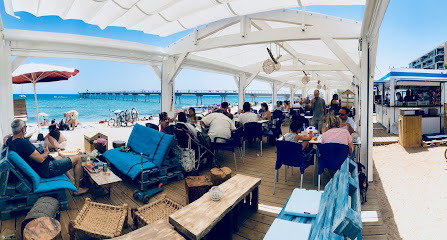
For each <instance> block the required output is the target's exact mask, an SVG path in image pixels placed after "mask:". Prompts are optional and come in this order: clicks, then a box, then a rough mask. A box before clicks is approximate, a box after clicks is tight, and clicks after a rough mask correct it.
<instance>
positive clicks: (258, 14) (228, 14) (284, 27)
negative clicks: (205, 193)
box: [0, 0, 389, 180]
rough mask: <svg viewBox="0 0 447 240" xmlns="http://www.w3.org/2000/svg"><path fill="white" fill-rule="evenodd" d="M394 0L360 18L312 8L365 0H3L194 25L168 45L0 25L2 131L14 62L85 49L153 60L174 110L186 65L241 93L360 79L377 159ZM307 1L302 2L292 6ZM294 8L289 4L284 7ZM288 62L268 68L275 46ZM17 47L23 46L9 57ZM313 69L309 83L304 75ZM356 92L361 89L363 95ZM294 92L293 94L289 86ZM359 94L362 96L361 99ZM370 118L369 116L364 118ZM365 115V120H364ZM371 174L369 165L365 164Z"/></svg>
mask: <svg viewBox="0 0 447 240" xmlns="http://www.w3.org/2000/svg"><path fill="white" fill-rule="evenodd" d="M388 2H389V0H368V1H366V5H365V12H364V16H363V21H362V23H360V22H356V21H352V20H347V19H342V18H338V17H332V16H326V15H321V14H318V13H311V12H306V11H305V7H306V6H310V5H363V4H365V1H364V0H275V1H271V0H233V1H232V0H167V1H151V0H109V1H97V0H45V1H44V0H14V1H12V0H4V4H5V9H6V12H7V13H8V14H10V15H14V14H15V12H19V11H26V12H29V13H31V14H34V15H36V16H47V15H56V16H59V17H61V18H62V19H80V20H83V21H84V22H86V23H90V24H95V25H98V26H99V27H101V28H105V27H107V26H121V27H125V28H127V29H133V30H140V31H143V32H145V33H150V34H156V35H160V36H167V35H170V34H173V33H177V32H180V31H183V30H186V29H192V28H194V29H193V32H192V33H191V34H189V35H187V36H186V37H184V38H182V39H180V40H178V41H177V42H175V43H174V44H172V45H171V46H169V47H167V48H159V47H154V46H150V45H146V44H140V43H134V42H127V41H119V40H114V39H104V38H97V37H89V36H80V35H73V34H61V33H47V32H34V31H26V30H13V29H3V26H2V24H1V22H0V30H1V31H2V34H0V37H2V40H3V41H4V44H3V46H2V47H0V57H1V58H2V59H1V60H2V61H1V63H2V64H1V65H0V74H1V76H0V80H1V81H0V84H1V90H0V92H1V94H0V95H1V96H0V110H1V113H2V114H1V132H2V134H3V135H4V134H6V133H7V132H9V131H10V129H9V123H10V122H11V121H12V118H13V114H12V113H13V111H12V86H11V85H12V84H11V72H12V71H14V70H15V69H16V68H17V67H18V66H19V65H20V64H21V63H23V61H24V60H25V59H26V58H27V57H55V58H78V59H93V60H106V61H118V62H128V63H137V64H145V65H149V66H150V67H151V68H152V69H153V70H154V72H155V74H156V75H157V76H158V77H159V79H160V80H161V89H162V96H161V109H162V111H167V112H172V111H173V109H174V107H173V104H174V102H173V101H172V99H173V98H172V95H173V94H174V89H175V77H176V76H177V74H178V73H179V72H180V71H181V69H182V68H189V69H195V70H200V71H209V72H215V73H221V74H228V75H232V76H234V79H235V82H236V84H237V85H238V88H239V102H243V99H244V96H245V88H246V87H247V86H248V85H249V84H250V83H251V81H253V80H254V79H256V80H260V81H266V82H269V83H271V87H272V92H273V96H272V97H273V101H275V100H276V93H277V92H278V90H279V89H281V88H283V87H287V88H289V89H290V92H291V95H293V94H294V93H295V91H296V90H298V89H301V90H302V92H303V93H304V92H307V90H308V89H312V88H316V86H317V85H318V84H320V86H326V88H327V89H329V90H330V89H337V88H343V89H352V90H354V92H357V91H358V89H360V96H361V100H362V101H361V105H362V107H361V112H360V114H357V116H359V115H360V116H362V125H361V141H362V143H363V145H362V151H361V159H362V162H363V163H364V164H365V165H366V163H368V168H369V169H372V86H373V74H374V73H373V71H370V69H374V66H375V55H376V46H377V35H378V29H379V27H380V24H381V22H382V19H383V16H384V14H385V11H386V8H387V5H388ZM294 7H301V9H302V10H294V9H290V8H294ZM285 8H289V9H285ZM270 46H271V49H272V51H273V55H275V56H278V55H279V54H281V55H282V56H281V57H280V58H279V59H278V61H279V62H280V63H281V68H280V69H279V70H277V71H274V72H273V73H271V74H265V73H264V72H263V68H262V65H263V62H264V61H265V60H267V59H268V58H269V56H268V53H267V50H266V48H267V47H270ZM11 56H16V58H15V59H14V61H12V62H11ZM305 75H307V76H309V78H310V81H309V83H307V84H306V85H304V84H303V83H302V81H301V79H302V78H303V77H304V76H305ZM357 96H358V95H357ZM291 97H293V96H291ZM358 100H359V98H357V101H356V103H357V104H356V105H357V109H360V108H359V105H358V104H359V102H360V101H358ZM365 119H366V120H365ZM363 123H365V124H363ZM368 175H369V176H368V177H369V179H370V180H372V171H368Z"/></svg>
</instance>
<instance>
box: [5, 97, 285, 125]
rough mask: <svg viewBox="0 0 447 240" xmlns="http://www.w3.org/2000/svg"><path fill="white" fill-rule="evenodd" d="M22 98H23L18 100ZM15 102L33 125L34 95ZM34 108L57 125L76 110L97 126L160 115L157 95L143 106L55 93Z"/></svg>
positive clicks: (188, 101)
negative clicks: (128, 115)
mask: <svg viewBox="0 0 447 240" xmlns="http://www.w3.org/2000/svg"><path fill="white" fill-rule="evenodd" d="M20 95H25V96H26V97H20ZM13 98H14V99H26V109H27V113H28V122H31V123H35V122H36V107H35V101H34V94H29V93H28V94H23V93H22V94H13ZM251 100H252V99H251V97H247V96H246V97H245V101H246V102H251ZM278 100H285V98H284V97H278ZM226 101H227V102H228V103H230V104H236V103H237V101H238V97H237V96H227V97H226ZM271 101H272V97H257V98H256V102H271ZM220 103H221V97H220V96H203V97H202V104H201V103H200V100H199V101H198V103H197V98H196V96H192V95H182V96H181V103H180V102H178V101H177V103H176V104H175V109H177V110H178V109H182V108H185V107H199V106H208V105H215V104H220ZM37 104H38V110H39V113H42V112H44V113H46V114H48V117H40V118H39V119H40V122H42V121H43V120H44V119H49V120H50V121H51V120H52V119H56V121H58V122H60V121H61V120H62V119H64V117H63V113H64V112H67V111H69V110H76V111H78V112H79V122H81V123H82V122H98V121H102V120H105V119H109V118H110V116H111V114H110V111H115V110H126V109H129V110H130V109H132V108H136V109H137V111H138V113H139V118H142V117H149V116H157V115H158V114H159V113H160V109H161V104H160V102H159V96H158V95H150V96H149V101H147V102H145V101H144V97H143V96H139V98H138V101H131V97H129V100H122V96H121V99H120V100H112V99H94V98H80V97H79V94H77V93H72V94H58V93H51V94H49V93H45V94H37Z"/></svg>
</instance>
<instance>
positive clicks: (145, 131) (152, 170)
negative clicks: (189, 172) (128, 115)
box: [103, 124, 183, 191]
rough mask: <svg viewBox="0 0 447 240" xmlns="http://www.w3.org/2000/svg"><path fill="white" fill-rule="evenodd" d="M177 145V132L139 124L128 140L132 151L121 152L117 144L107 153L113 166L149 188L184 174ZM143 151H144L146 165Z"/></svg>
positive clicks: (145, 187)
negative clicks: (171, 132) (161, 130)
mask: <svg viewBox="0 0 447 240" xmlns="http://www.w3.org/2000/svg"><path fill="white" fill-rule="evenodd" d="M175 145H176V141H175V139H174V136H173V135H169V134H165V133H162V132H159V131H157V130H154V129H152V128H149V127H145V126H143V125H140V124H135V126H134V127H133V129H132V133H131V134H130V136H129V139H128V141H127V146H128V147H130V148H131V151H130V152H121V151H120V150H119V149H118V148H115V149H111V150H108V151H106V152H105V153H104V154H103V156H104V157H105V158H106V159H107V160H108V161H109V162H110V163H111V165H112V170H117V171H118V172H119V173H118V174H120V173H121V174H120V175H124V176H127V177H129V178H130V179H131V180H132V181H133V182H134V183H135V184H136V185H137V187H138V188H141V185H142V187H143V189H144V191H146V190H147V189H148V188H150V187H152V186H157V185H158V184H159V183H163V184H166V183H167V182H168V181H178V180H181V179H182V178H183V174H182V171H181V170H182V166H181V163H180V161H179V158H178V157H177V155H176V154H175V152H174V150H173V148H174V147H175ZM140 153H143V167H142V166H141V155H140ZM142 168H143V171H142ZM141 174H142V176H141ZM138 176H140V177H139V178H138Z"/></svg>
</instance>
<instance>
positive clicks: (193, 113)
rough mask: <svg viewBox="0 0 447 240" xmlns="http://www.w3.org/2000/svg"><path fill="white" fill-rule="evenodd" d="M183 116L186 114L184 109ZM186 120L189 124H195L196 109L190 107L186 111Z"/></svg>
mask: <svg viewBox="0 0 447 240" xmlns="http://www.w3.org/2000/svg"><path fill="white" fill-rule="evenodd" d="M185 114H186V109H185ZM186 117H187V120H188V122H190V123H191V124H197V116H196V109H195V108H193V107H190V108H189V109H188V113H187V114H186Z"/></svg>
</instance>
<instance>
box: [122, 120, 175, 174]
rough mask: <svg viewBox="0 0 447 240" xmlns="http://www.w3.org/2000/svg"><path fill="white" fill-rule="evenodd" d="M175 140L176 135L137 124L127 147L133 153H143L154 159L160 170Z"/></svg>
mask: <svg viewBox="0 0 447 240" xmlns="http://www.w3.org/2000/svg"><path fill="white" fill-rule="evenodd" d="M173 139H174V135H169V134H165V133H162V132H159V131H157V130H154V129H152V128H148V127H145V126H143V125H140V124H135V126H134V127H133V129H132V133H131V134H130V136H129V139H128V141H127V145H128V146H129V147H131V148H132V151H134V152H136V153H138V154H139V153H141V152H142V153H143V154H144V155H146V156H147V157H148V158H152V159H153V160H152V162H153V163H154V164H155V165H157V166H158V167H159V168H160V167H161V165H162V164H163V159H164V158H165V155H166V153H167V151H168V150H169V147H170V145H171V142H172V140H173Z"/></svg>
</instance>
